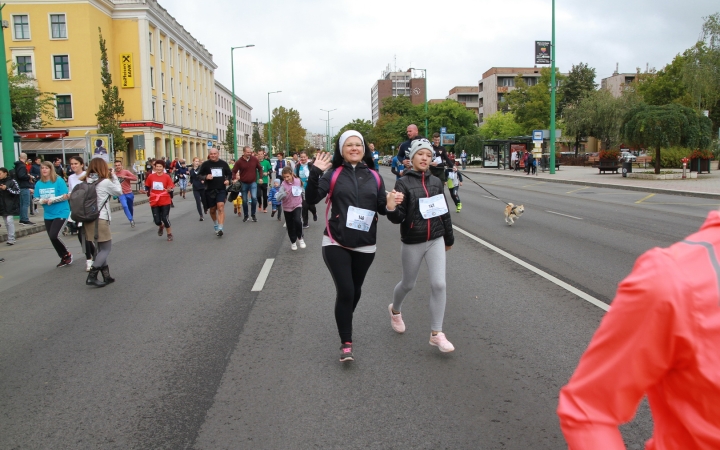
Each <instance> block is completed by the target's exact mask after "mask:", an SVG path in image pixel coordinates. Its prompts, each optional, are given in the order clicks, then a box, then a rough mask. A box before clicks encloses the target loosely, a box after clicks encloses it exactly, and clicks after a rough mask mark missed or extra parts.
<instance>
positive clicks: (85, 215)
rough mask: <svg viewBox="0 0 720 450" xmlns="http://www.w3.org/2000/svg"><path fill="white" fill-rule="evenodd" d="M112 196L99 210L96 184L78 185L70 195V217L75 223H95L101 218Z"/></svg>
mask: <svg viewBox="0 0 720 450" xmlns="http://www.w3.org/2000/svg"><path fill="white" fill-rule="evenodd" d="M109 198H110V196H109V195H108V198H107V199H105V202H103V204H102V206H100V208H98V204H97V190H96V189H95V183H88V182H87V181H85V182H82V183H78V184H77V185H76V186H75V187H74V188H73V190H72V192H71V193H70V199H69V200H68V203H69V204H70V217H71V218H72V220H74V221H75V222H93V221H95V220H97V219H98V217H100V210H101V209H102V208H103V207H104V206H105V203H107V201H108V199H109Z"/></svg>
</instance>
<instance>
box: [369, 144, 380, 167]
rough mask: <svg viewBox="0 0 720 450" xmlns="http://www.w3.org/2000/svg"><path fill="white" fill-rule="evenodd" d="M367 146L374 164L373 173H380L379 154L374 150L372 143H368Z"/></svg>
mask: <svg viewBox="0 0 720 450" xmlns="http://www.w3.org/2000/svg"><path fill="white" fill-rule="evenodd" d="M368 146H369V147H370V153H372V157H373V162H374V163H375V171H376V172H379V171H380V152H378V151H377V150H375V144H373V143H372V142H371V143H369V144H368Z"/></svg>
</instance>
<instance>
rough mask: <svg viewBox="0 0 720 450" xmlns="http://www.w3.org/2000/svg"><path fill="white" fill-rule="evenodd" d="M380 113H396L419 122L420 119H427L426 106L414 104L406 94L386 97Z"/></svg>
mask: <svg viewBox="0 0 720 450" xmlns="http://www.w3.org/2000/svg"><path fill="white" fill-rule="evenodd" d="M380 115H395V116H400V117H405V118H406V119H408V120H412V121H418V122H419V121H420V119H422V120H425V119H424V106H423V105H413V104H412V102H411V101H410V97H406V96H404V95H399V96H397V97H388V98H386V99H384V100H383V105H382V108H380Z"/></svg>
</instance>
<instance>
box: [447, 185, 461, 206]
mask: <svg viewBox="0 0 720 450" xmlns="http://www.w3.org/2000/svg"><path fill="white" fill-rule="evenodd" d="M448 190H449V191H450V198H452V201H453V203H455V206H457V205H458V203H460V195H459V194H458V192H459V191H460V187H459V186H455V187H454V188H452V189H448Z"/></svg>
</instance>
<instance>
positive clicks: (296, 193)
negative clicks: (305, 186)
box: [292, 186, 303, 197]
mask: <svg viewBox="0 0 720 450" xmlns="http://www.w3.org/2000/svg"><path fill="white" fill-rule="evenodd" d="M302 191H303V190H302V188H301V187H300V186H293V187H292V195H293V197H300V196H301V195H302Z"/></svg>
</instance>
